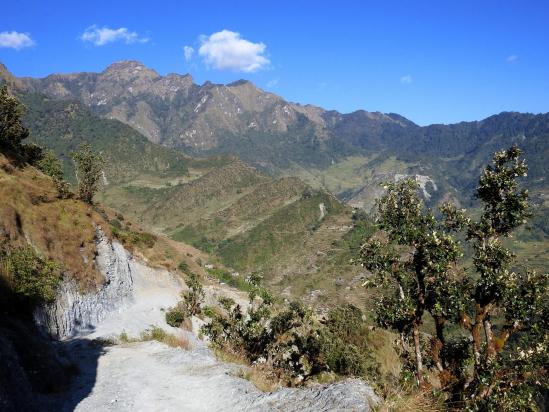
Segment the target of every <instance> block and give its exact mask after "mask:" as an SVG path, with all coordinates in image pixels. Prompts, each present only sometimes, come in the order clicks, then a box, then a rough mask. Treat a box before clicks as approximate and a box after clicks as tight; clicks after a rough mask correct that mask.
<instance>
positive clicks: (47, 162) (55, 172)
mask: <svg viewBox="0 0 549 412" xmlns="http://www.w3.org/2000/svg"><path fill="white" fill-rule="evenodd" d="M36 167H37V168H38V169H40V170H41V171H42V173H44V174H46V175H48V176H50V177H51V178H52V179H53V182H54V184H55V187H56V188H57V192H58V194H59V197H60V198H62V199H66V198H67V197H69V195H70V188H69V184H68V183H67V182H65V180H64V179H63V163H62V162H61V160H59V158H58V157H57V156H56V155H55V153H53V152H52V151H51V150H46V151H45V152H44V153H43V155H42V156H41V158H40V160H39V161H38V162H37V163H36Z"/></svg>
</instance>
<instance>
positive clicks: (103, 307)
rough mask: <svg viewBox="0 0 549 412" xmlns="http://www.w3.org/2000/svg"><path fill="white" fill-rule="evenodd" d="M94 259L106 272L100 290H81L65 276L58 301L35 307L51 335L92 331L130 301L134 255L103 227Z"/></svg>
mask: <svg viewBox="0 0 549 412" xmlns="http://www.w3.org/2000/svg"><path fill="white" fill-rule="evenodd" d="M95 263H96V265H97V267H98V269H99V271H100V272H101V273H102V274H103V275H104V276H105V282H104V284H103V285H102V286H101V287H100V288H99V290H97V291H94V292H90V293H81V292H80V289H79V287H78V284H77V283H76V282H75V281H74V280H71V279H66V280H65V281H64V282H63V283H62V285H61V287H60V288H59V291H58V294H57V298H56V300H55V302H53V303H51V304H47V305H44V306H41V307H39V308H37V309H36V310H35V312H34V319H35V322H36V323H37V324H38V325H39V326H41V327H42V328H43V330H45V331H46V332H47V333H49V334H50V335H51V336H52V337H54V338H56V339H65V338H69V337H74V336H76V335H78V334H82V333H88V332H91V331H93V329H94V328H95V326H96V325H97V324H98V323H99V322H101V321H102V320H103V319H105V317H106V316H107V314H108V313H109V312H112V311H114V310H117V309H119V308H121V307H122V306H124V305H125V304H128V303H129V302H131V299H132V296H133V295H132V285H133V280H132V279H133V278H132V271H134V270H135V268H134V265H132V258H131V255H130V254H129V253H128V252H127V251H126V249H124V247H123V246H122V245H121V244H120V243H118V242H116V241H112V242H111V241H110V240H109V239H108V238H107V237H106V236H105V235H104V233H103V232H102V231H101V230H100V229H98V231H97V256H96V258H95Z"/></svg>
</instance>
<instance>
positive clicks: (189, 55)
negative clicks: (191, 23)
mask: <svg viewBox="0 0 549 412" xmlns="http://www.w3.org/2000/svg"><path fill="white" fill-rule="evenodd" d="M183 53H185V60H186V61H189V60H191V58H192V57H193V53H194V49H193V48H192V47H190V46H185V47H183Z"/></svg>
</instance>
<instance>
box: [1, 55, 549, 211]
mask: <svg viewBox="0 0 549 412" xmlns="http://www.w3.org/2000/svg"><path fill="white" fill-rule="evenodd" d="M0 76H1V77H3V78H4V79H6V80H7V81H8V83H10V84H12V87H13V88H14V89H17V90H20V91H23V92H25V93H40V94H44V95H47V96H49V97H50V98H52V99H58V100H59V99H61V100H73V101H74V100H77V101H80V102H82V103H83V104H84V105H85V106H87V107H88V108H89V109H90V110H91V112H93V113H94V114H95V115H98V116H100V117H103V118H108V119H117V120H119V121H120V122H122V123H125V124H127V125H129V126H131V127H132V128H133V129H135V130H136V131H138V132H139V133H141V134H142V135H144V136H146V137H147V138H148V139H149V140H150V141H151V142H154V143H160V144H162V145H164V146H167V147H170V148H177V149H181V150H182V151H183V152H185V153H188V154H190V155H194V156H208V155H227V154H228V155H234V156H237V157H239V158H240V159H242V160H244V161H245V162H248V163H250V164H252V165H254V166H255V167H257V168H259V169H260V170H261V171H262V172H266V173H267V174H269V175H271V176H283V175H290V176H299V177H301V178H302V179H304V180H305V181H307V182H308V183H309V184H312V185H315V186H317V187H325V188H327V189H329V190H330V191H332V192H333V193H334V194H336V195H338V196H339V197H340V198H341V199H344V200H346V201H348V202H350V203H351V204H353V205H357V206H363V207H366V208H369V207H371V205H372V201H373V199H374V198H375V197H376V196H377V195H378V194H379V188H378V183H379V182H381V181H384V180H393V179H395V178H397V175H400V176H405V175H410V176H415V177H416V179H417V180H418V181H419V182H424V183H422V184H424V191H423V192H424V194H425V195H426V196H425V199H426V200H427V201H428V202H429V203H430V204H436V203H438V202H440V201H441V200H449V199H453V200H455V201H459V202H461V203H470V202H471V195H472V193H473V190H474V187H475V185H476V182H477V180H478V176H479V173H480V171H481V169H482V167H483V165H485V164H486V163H487V162H488V161H489V160H490V158H491V156H492V154H493V152H494V151H496V150H500V149H503V148H506V147H508V146H510V145H511V144H513V143H518V144H520V146H521V147H522V148H523V149H524V150H525V156H526V158H527V160H528V163H529V165H530V175H529V178H528V187H529V188H530V189H531V190H533V192H534V195H536V196H538V195H541V194H544V193H545V194H549V190H547V177H548V176H549V170H548V168H549V166H548V162H547V161H546V159H547V158H548V156H549V145H548V141H549V139H548V137H549V114H540V115H534V114H523V113H511V112H507V113H501V114H498V115H495V116H491V117H489V118H487V119H484V120H481V121H475V122H462V123H458V124H452V125H430V126H426V127H420V126H418V125H416V124H414V123H413V122H411V121H410V120H408V119H406V118H404V117H402V116H400V115H398V114H394V113H389V114H383V113H379V112H367V111H363V110H359V111H356V112H353V113H349V114H342V113H339V112H337V111H327V110H324V109H322V108H320V107H316V106H311V105H305V106H303V105H300V104H295V103H290V102H287V101H285V100H284V99H283V98H281V97H279V96H277V95H275V94H272V93H268V92H265V91H263V90H261V89H259V88H257V87H256V86H254V85H253V84H252V83H250V82H248V81H245V80H240V81H237V82H234V83H230V84H227V85H220V84H213V83H210V82H206V83H204V84H203V85H197V84H195V83H194V81H193V79H192V77H191V76H190V75H179V74H168V75H166V76H161V75H159V74H158V73H156V72H155V71H154V70H152V69H150V68H147V67H145V66H144V65H143V64H141V63H139V62H136V61H122V62H118V63H114V64H112V65H111V66H109V67H108V68H106V69H105V70H104V71H103V72H101V73H74V74H54V75H50V76H48V77H46V78H43V79H32V78H16V77H15V76H13V75H11V74H10V73H9V71H7V69H6V68H5V67H3V66H2V67H0Z"/></svg>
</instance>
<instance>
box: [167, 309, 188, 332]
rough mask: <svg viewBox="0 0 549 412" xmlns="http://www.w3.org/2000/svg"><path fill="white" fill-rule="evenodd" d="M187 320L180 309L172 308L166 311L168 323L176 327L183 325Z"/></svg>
mask: <svg viewBox="0 0 549 412" xmlns="http://www.w3.org/2000/svg"><path fill="white" fill-rule="evenodd" d="M184 320H185V314H184V313H183V311H181V310H179V309H170V310H169V311H168V312H166V323H167V324H168V325H170V326H173V327H174V328H178V327H180V326H181V324H182V323H183V321H184Z"/></svg>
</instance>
